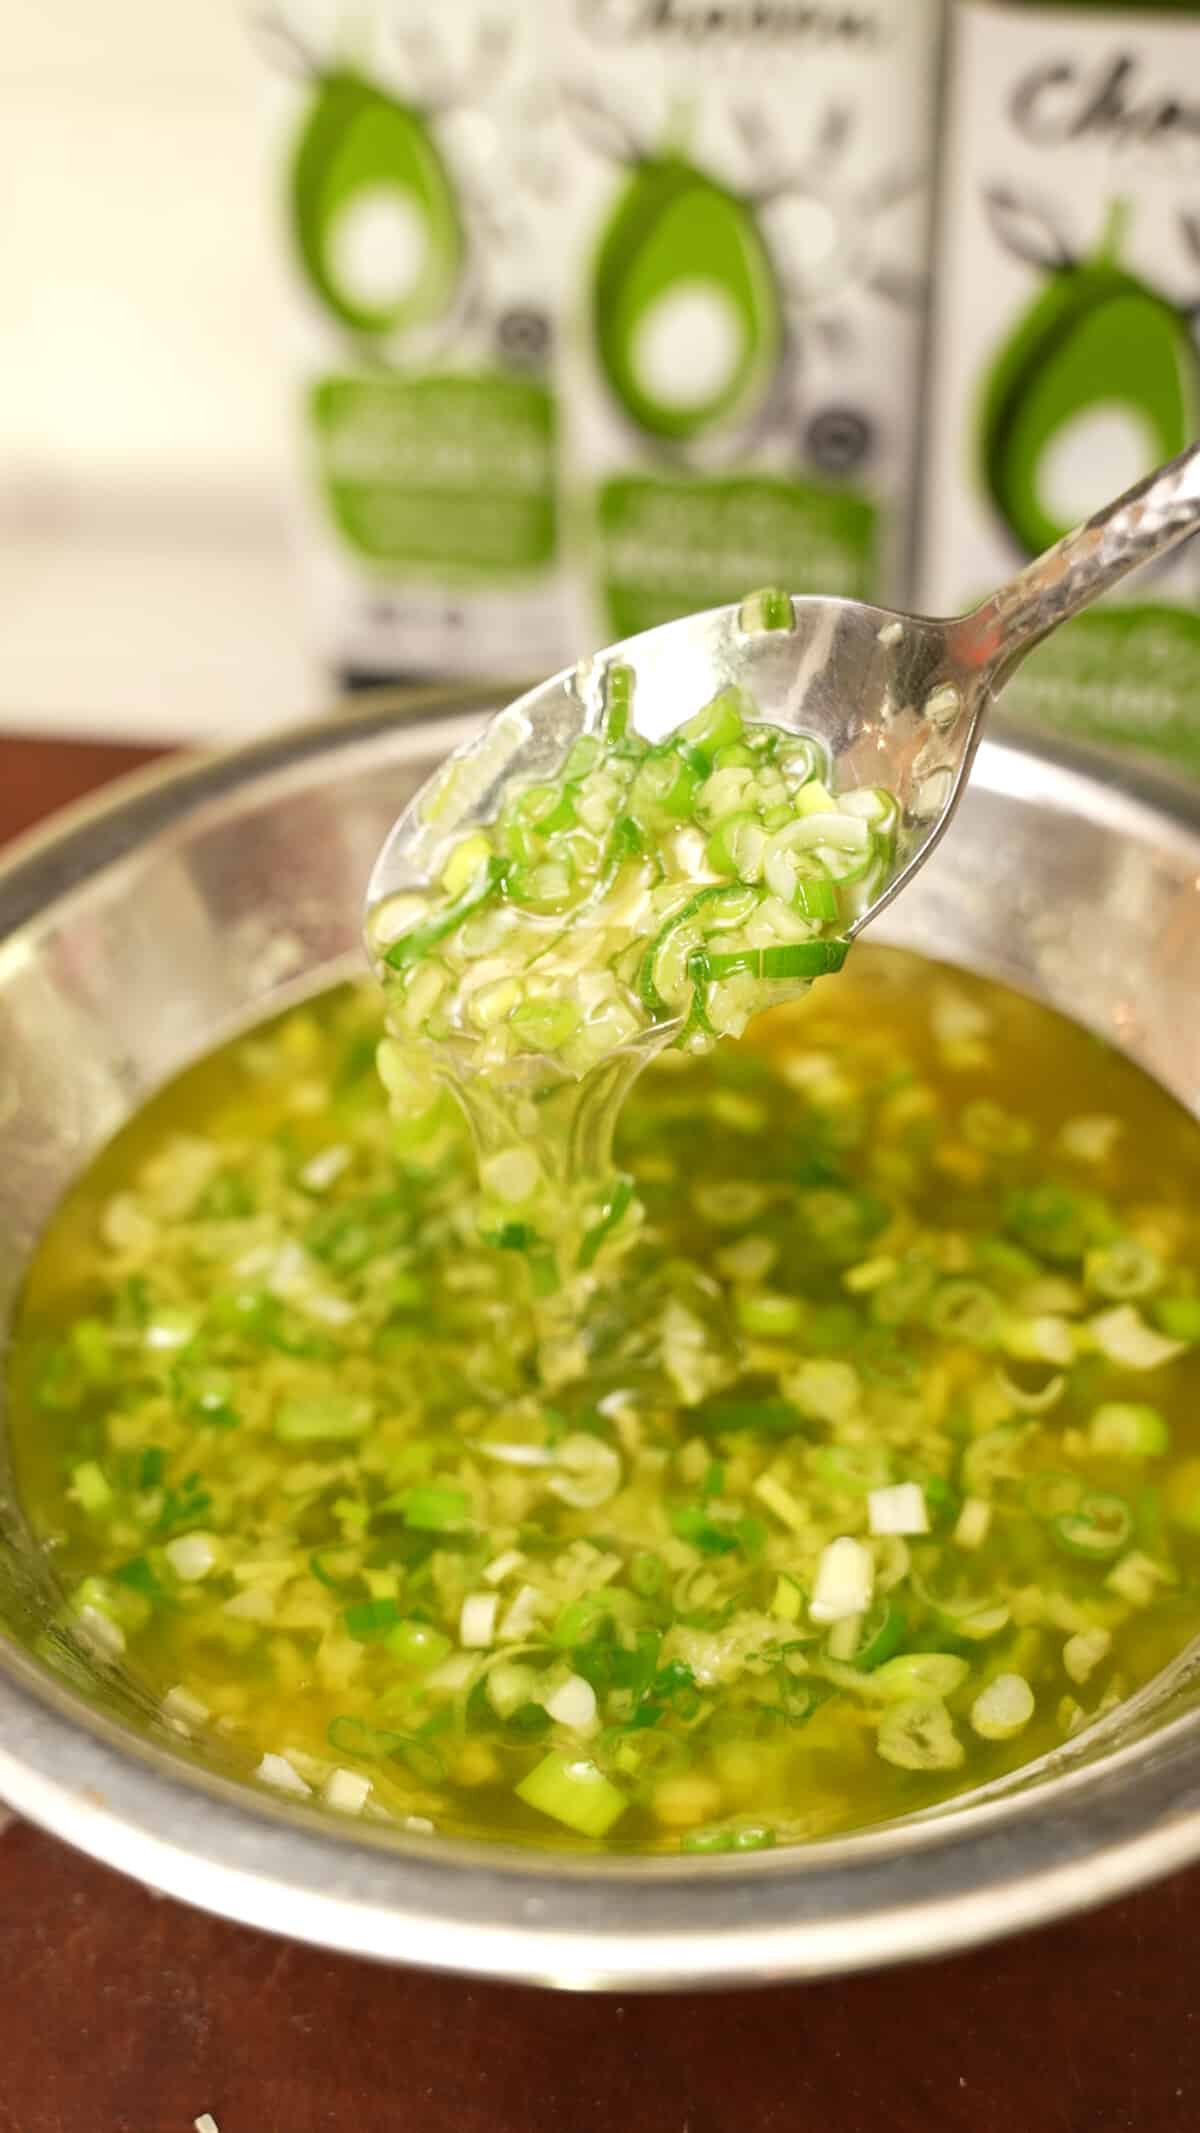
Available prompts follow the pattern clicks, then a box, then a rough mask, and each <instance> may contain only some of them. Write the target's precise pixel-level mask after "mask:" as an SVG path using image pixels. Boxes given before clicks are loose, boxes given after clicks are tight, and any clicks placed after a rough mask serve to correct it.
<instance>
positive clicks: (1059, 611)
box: [953, 444, 1200, 691]
mask: <svg viewBox="0 0 1200 2133" xmlns="http://www.w3.org/2000/svg"><path fill="white" fill-rule="evenodd" d="M1198 528H1200V444H1192V445H1189V446H1188V449H1187V450H1186V452H1181V453H1180V454H1179V457H1178V458H1177V459H1172V460H1169V461H1168V462H1167V465H1166V466H1165V467H1159V468H1158V469H1157V470H1156V472H1155V473H1153V474H1148V475H1147V476H1146V478H1145V480H1144V481H1139V482H1138V483H1136V485H1135V486H1134V487H1133V488H1132V489H1127V490H1126V491H1125V494H1124V495H1123V496H1118V497H1117V498H1116V499H1115V500H1114V501H1113V502H1112V503H1111V504H1106V505H1105V506H1104V509H1103V510H1102V511H1097V512H1096V514H1095V517H1094V518H1089V519H1088V520H1087V522H1086V524H1084V525H1082V526H1076V528H1075V530H1074V532H1073V533H1068V534H1064V536H1063V538H1062V540H1061V541H1059V542H1058V543H1057V544H1056V546H1055V547H1053V548H1048V549H1047V551H1046V553H1045V555H1040V556H1038V557H1037V558H1036V560H1035V561H1034V562H1032V563H1030V565H1029V566H1028V568H1027V569H1026V570H1023V571H1022V572H1021V574H1020V576H1019V577H1017V578H1013V579H1012V580H1011V581H1010V583H1009V584H1007V585H1003V586H1001V588H1000V590H999V592H995V593H993V594H992V596H991V598H990V599H989V600H985V601H984V603H983V606H982V607H978V608H976V609H975V610H974V612H973V613H972V614H969V615H964V616H963V618H962V621H961V622H960V623H959V624H957V626H956V627H955V628H954V630H953V636H954V640H955V651H956V653H957V654H958V656H959V657H960V658H961V659H962V660H963V662H964V664H965V665H966V666H967V667H968V668H969V669H971V670H973V671H974V672H975V673H976V674H978V673H979V671H980V669H990V670H991V685H992V689H993V691H995V690H998V689H1001V688H1002V687H1003V686H1004V683H1005V682H1006V681H1007V680H1008V679H1009V676H1010V675H1011V674H1012V673H1014V671H1015V670H1016V668H1017V667H1018V666H1019V664H1020V662H1021V660H1022V659H1023V658H1024V657H1025V654H1026V653H1027V652H1030V651H1032V650H1033V647H1034V645H1035V644H1040V643H1041V640H1042V638H1043V637H1047V636H1049V634H1050V632H1051V630H1054V629H1057V628H1058V625H1059V623H1060V622H1067V621H1069V620H1070V618H1071V616H1072V615H1076V614H1078V613H1079V611H1080V609H1081V608H1084V607H1090V606H1091V603H1092V601H1093V600H1098V599H1099V598H1100V595H1101V593H1106V592H1108V590H1109V588H1110V587H1111V586H1113V585H1117V584H1119V583H1120V580H1121V579H1122V578H1123V577H1125V576H1126V575H1127V574H1128V572H1129V571H1131V570H1136V569H1137V568H1138V566H1139V564H1142V563H1149V562H1152V561H1153V560H1154V558H1155V556H1160V555H1165V554H1166V553H1167V551H1168V549H1170V548H1174V547H1175V546H1176V545H1177V544H1178V543H1179V542H1180V541H1186V539H1187V538H1188V535H1189V534H1192V533H1195V532H1196V531H1197V529H1198Z"/></svg>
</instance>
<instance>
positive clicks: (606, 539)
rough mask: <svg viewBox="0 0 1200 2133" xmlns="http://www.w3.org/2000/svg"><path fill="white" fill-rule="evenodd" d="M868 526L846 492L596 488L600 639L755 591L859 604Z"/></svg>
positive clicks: (774, 483)
mask: <svg viewBox="0 0 1200 2133" xmlns="http://www.w3.org/2000/svg"><path fill="white" fill-rule="evenodd" d="M877 521H878V512H877V510H876V508H875V506H874V505H873V504H871V503H868V502H867V501H866V499H865V498H863V497H860V496H855V495H854V494H852V493H851V492H850V491H849V490H846V489H826V488H821V487H819V486H818V485H816V484H815V483H805V482H795V481H782V480H778V479H775V478H773V477H771V476H767V475H744V476H739V477H734V478H730V479H728V480H712V479H708V478H705V477H702V476H698V477H695V478H693V479H690V480H689V479H686V478H684V479H678V480H671V481H668V480H663V479H652V478H645V477H637V476H628V477H622V478H621V479H618V480H615V481H608V482H605V483H604V484H603V485H602V486H601V487H600V489H599V490H598V492H597V497H596V533H597V547H598V558H597V561H598V569H599V575H600V584H599V590H600V594H601V598H602V600H603V603H604V608H605V612H606V616H607V621H608V625H609V629H610V631H611V634H612V635H613V636H614V637H629V636H633V635H634V634H636V632H637V631H638V630H645V629H652V628H654V626H655V624H656V623H659V622H671V621H673V620H674V619H675V617H676V616H677V615H686V614H692V613H694V612H696V611H697V610H698V609H701V608H706V607H722V606H725V605H726V604H728V603H730V602H732V601H734V600H740V599H741V598H742V597H743V595H744V594H745V593H746V592H747V591H749V590H750V589H751V588H752V587H754V586H756V585H783V586H786V588H787V590H788V591H789V592H799V593H804V592H821V593H835V594H842V595H845V596H847V597H850V598H855V599H863V598H867V597H869V595H870V591H871V587H872V581H873V576H874V563H875V558H874V550H875V537H876V527H877Z"/></svg>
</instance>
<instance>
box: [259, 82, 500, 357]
mask: <svg viewBox="0 0 1200 2133" xmlns="http://www.w3.org/2000/svg"><path fill="white" fill-rule="evenodd" d="M290 204H291V214H292V224H293V229H294V232H295V237H296V244H297V248H298V251H299V255H300V258H301V260H302V261H303V264H304V268H305V271H306V273H307V275H308V278H309V281H310V282H311V284H312V287H313V289H314V290H315V291H316V293H317V295H318V296H319V297H320V299H321V301H322V303H323V304H325V306H326V307H327V309H328V310H329V311H331V312H332V313H333V315H334V317H335V318H337V319H338V320H340V322H341V324H342V325H343V326H347V327H349V328H350V329H351V331H353V332H355V333H360V334H384V333H391V332H394V331H396V330H398V329H401V328H404V327H410V326H418V325H429V324H432V323H433V322H434V321H436V320H437V319H439V318H441V317H442V316H443V314H444V313H445V312H446V311H447V310H448V309H449V306H450V304H451V302H452V300H453V298H454V295H455V292H456V289H457V286H458V282H459V279H460V276H461V274H462V271H463V266H464V262H465V255H466V238H465V233H464V229H463V224H462V220H461V217H460V214H459V208H458V203H457V200H456V197H455V191H454V187H453V185H452V183H451V180H450V176H449V173H448V171H447V169H446V165H445V163H444V161H443V159H442V156H441V154H440V152H439V149H438V146H437V143H436V141H435V140H434V138H433V134H432V132H431V130H430V127H429V123H428V120H427V119H426V117H425V115H424V114H423V113H422V112H421V111H419V110H418V109H417V108H416V107H415V106H414V105H412V104H409V103H401V102H399V101H398V100H397V99H396V98H394V97H392V96H390V95H388V94H386V93H385V92H384V91H383V90H382V89H379V88H377V87H375V86H374V85H373V84H372V83H371V82H369V81H367V80H366V79H365V78H364V77H363V76H362V75H360V74H357V73H355V72H353V71H352V70H350V69H339V70H337V71H335V72H333V73H330V74H327V75H325V76H324V77H323V78H322V79H320V80H319V82H318V85H317V88H316V91H315V94H314V97H313V101H312V104H311V107H310V109H309V112H308V115H307V117H306V119H305V122H304V126H303V128H302V131H301V134H300V138H299V141H298V144H297V147H296V152H295V157H294V161H293V164H292V171H291V187H290Z"/></svg>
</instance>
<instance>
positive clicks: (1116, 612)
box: [1001, 606, 1200, 776]
mask: <svg viewBox="0 0 1200 2133" xmlns="http://www.w3.org/2000/svg"><path fill="white" fill-rule="evenodd" d="M1001 701H1002V705H1003V708H1004V710H1005V711H1007V712H1012V713H1015V714H1016V715H1017V716H1019V717H1021V718H1026V719H1029V720H1032V721H1035V722H1036V723H1037V724H1038V725H1039V726H1041V727H1043V728H1046V729H1049V730H1051V731H1053V732H1055V733H1063V734H1067V735H1073V736H1074V737H1075V738H1076V739H1078V740H1085V741H1102V742H1104V743H1106V744H1108V745H1110V746H1113V747H1128V748H1143V749H1149V750H1152V751H1153V752H1154V753H1155V754H1158V755H1161V756H1165V757H1166V759H1167V760H1168V762H1170V763H1171V764H1172V765H1173V766H1174V768H1175V769H1177V770H1187V771H1190V772H1191V773H1192V774H1193V776H1200V615H1197V614H1194V613H1189V612H1188V611H1187V610H1186V609H1185V608H1177V607H1157V606H1156V607H1149V606H1143V607H1111V608H1102V609H1101V610H1100V612H1099V613H1097V614H1090V615H1080V616H1079V617H1078V618H1077V620H1076V621H1074V622H1071V623H1068V624H1067V626H1066V628H1065V629H1061V630H1058V631H1057V632H1056V633H1055V635H1054V636H1053V637H1051V638H1049V639H1048V640H1047V642H1046V643H1045V644H1043V645H1040V646H1039V647H1038V649H1037V651H1036V652H1034V653H1033V654H1032V656H1031V657H1030V659H1029V662H1028V664H1027V665H1026V666H1024V667H1022V668H1021V671H1020V673H1019V674H1018V675H1017V676H1016V678H1015V679H1014V680H1013V682H1012V683H1011V685H1010V686H1009V688H1008V689H1006V690H1005V692H1004V696H1003V698H1002V700H1001Z"/></svg>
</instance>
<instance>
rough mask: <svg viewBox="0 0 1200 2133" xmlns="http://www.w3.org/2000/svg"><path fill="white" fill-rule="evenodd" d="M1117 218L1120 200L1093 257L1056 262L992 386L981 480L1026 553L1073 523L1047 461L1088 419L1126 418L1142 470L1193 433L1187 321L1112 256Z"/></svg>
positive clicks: (1195, 385) (1195, 387) (1199, 399)
mask: <svg viewBox="0 0 1200 2133" xmlns="http://www.w3.org/2000/svg"><path fill="white" fill-rule="evenodd" d="M1122 221H1123V214H1122V212H1121V207H1120V204H1119V203H1118V205H1117V207H1116V208H1115V209H1114V211H1113V213H1112V215H1111V216H1110V220H1109V228H1108V230H1107V232H1106V235H1105V239H1104V241H1103V243H1102V245H1101V248H1100V250H1099V251H1098V252H1097V254H1096V255H1095V257H1094V258H1092V259H1090V260H1085V261H1083V262H1081V263H1080V264H1077V265H1068V266H1063V267H1058V268H1055V269H1053V270H1052V273H1051V279H1050V281H1049V283H1048V285H1047V287H1046V288H1045V289H1044V290H1043V291H1042V293H1041V294H1040V295H1039V296H1038V297H1037V298H1036V300H1035V302H1034V303H1033V304H1032V305H1031V307H1030V309H1029V310H1028V311H1027V312H1026V314H1025V316H1024V318H1023V319H1022V320H1021V322H1020V324H1019V326H1018V327H1017V330H1016V332H1015V333H1014V334H1013V336H1012V338H1011V340H1010V341H1009V342H1008V344H1007V346H1006V347H1005V348H1004V349H1003V350H1002V352H1001V354H1000V356H999V357H998V358H997V360H996V364H995V367H994V369H993V371H992V374H991V377H990V380H989V382H988V385H987V389H986V393H985V397H984V403H983V411H982V453H981V456H982V472H983V478H984V483H985V486H986V488H987V491H988V494H989V495H990V496H991V498H992V500H993V502H994V503H995V505H996V508H997V509H998V511H999V512H1000V513H1001V515H1002V517H1003V518H1004V520H1005V522H1006V523H1007V525H1008V527H1009V529H1010V531H1011V532H1012V534H1013V535H1014V537H1015V539H1016V540H1017V542H1018V543H1019V544H1020V546H1021V547H1022V548H1023V549H1024V550H1025V552H1026V553H1027V554H1028V555H1038V554H1040V552H1041V551H1042V550H1043V549H1044V548H1049V547H1051V546H1052V545H1053V543H1054V542H1055V541H1057V540H1060V539H1061V537H1062V535H1063V534H1064V533H1067V532H1069V531H1070V527H1071V523H1072V520H1071V519H1069V518H1064V517H1063V516H1062V515H1061V512H1060V511H1056V509H1055V496H1054V493H1053V492H1054V482H1053V479H1052V469H1053V458H1054V453H1055V450H1056V447H1058V448H1061V447H1062V446H1063V445H1064V443H1065V442H1066V440H1067V437H1068V432H1069V431H1070V429H1071V428H1072V427H1073V426H1075V425H1076V424H1079V423H1080V422H1081V420H1082V419H1083V418H1085V417H1088V416H1092V417H1098V416H1099V417H1104V418H1106V419H1107V420H1108V421H1109V422H1110V423H1111V422H1113V421H1116V422H1118V423H1122V424H1123V426H1124V428H1125V431H1126V433H1127V434H1128V435H1132V436H1133V437H1134V438H1135V439H1137V440H1138V445H1139V448H1140V449H1141V450H1143V451H1144V454H1145V464H1144V466H1143V467H1142V468H1141V472H1142V473H1149V472H1150V470H1151V468H1152V467H1154V466H1155V465H1157V464H1158V463H1159V462H1160V461H1161V460H1165V459H1172V458H1174V456H1175V454H1176V453H1177V452H1181V451H1182V450H1183V448H1184V446H1185V445H1186V444H1187V442H1188V439H1189V438H1190V437H1191V436H1193V435H1194V434H1195V427H1196V414H1197V407H1198V405H1200V358H1198V356H1197V352H1196V349H1195V346H1194V344H1193V342H1192V338H1191V333H1190V330H1189V326H1188V321H1187V319H1186V318H1185V317H1184V316H1183V314H1182V313H1181V312H1180V311H1178V310H1177V309H1176V307H1175V306H1174V305H1173V304H1172V303H1171V302H1170V301H1169V300H1168V299H1167V298H1166V297H1164V296H1161V295H1160V294H1159V293H1158V292H1157V291H1156V290H1154V289H1152V288H1150V287H1148V285H1147V284H1146V283H1145V282H1143V281H1140V280H1139V279H1138V278H1137V277H1136V276H1135V275H1133V274H1130V273H1127V272H1126V270H1125V269H1124V268H1123V267H1121V266H1120V265H1118V263H1117V260H1116V256H1115V254H1116V249H1117V243H1118V241H1119V234H1120V228H1121V224H1122ZM1123 472H1124V473H1125V474H1126V475H1127V478H1128V479H1129V480H1130V481H1132V480H1135V479H1137V478H1138V476H1137V470H1136V469H1135V470H1133V471H1130V470H1129V469H1124V470H1123ZM1102 486H1103V485H1102ZM1116 486H1118V487H1119V486H1120V482H1119V481H1118V483H1117V484H1116Z"/></svg>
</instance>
